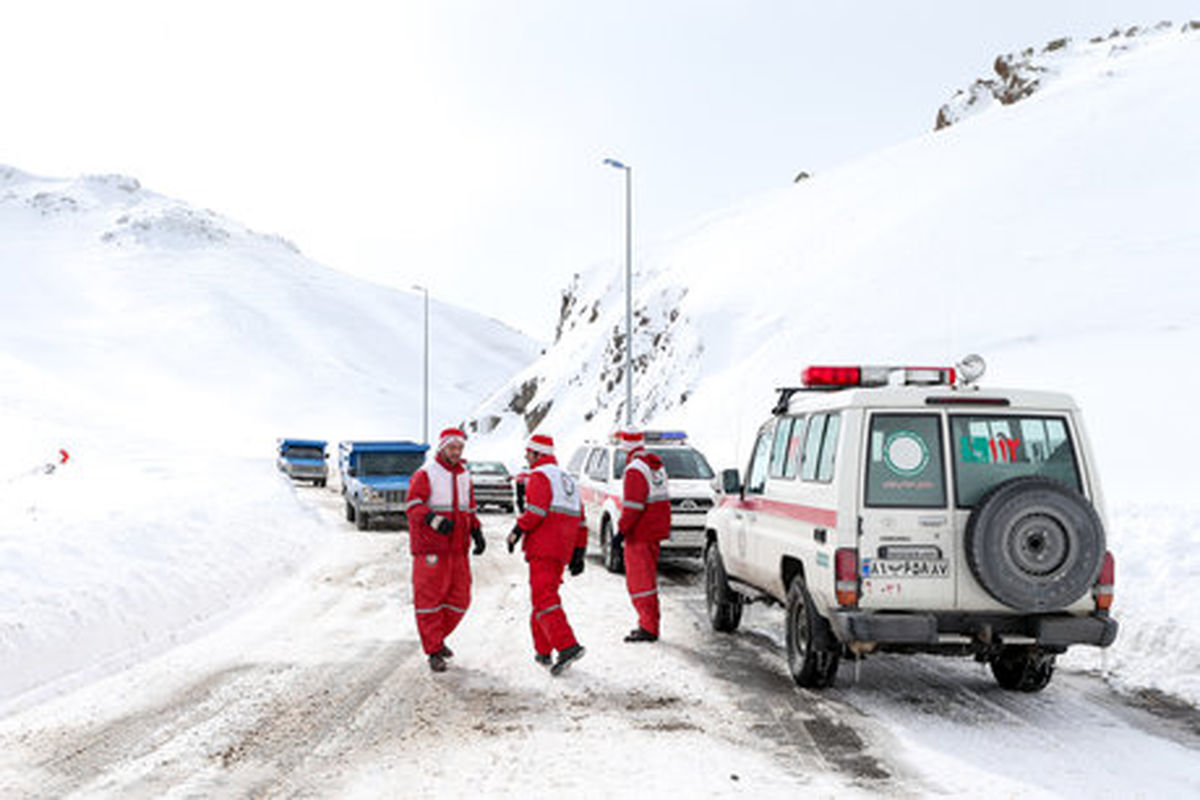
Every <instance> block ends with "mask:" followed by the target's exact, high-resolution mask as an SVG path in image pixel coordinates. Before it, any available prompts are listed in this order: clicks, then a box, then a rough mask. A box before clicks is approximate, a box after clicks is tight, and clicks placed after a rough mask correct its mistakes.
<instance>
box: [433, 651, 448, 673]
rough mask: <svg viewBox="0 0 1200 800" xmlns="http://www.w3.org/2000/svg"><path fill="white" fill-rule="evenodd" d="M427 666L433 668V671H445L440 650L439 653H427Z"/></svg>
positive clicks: (444, 660) (444, 661)
mask: <svg viewBox="0 0 1200 800" xmlns="http://www.w3.org/2000/svg"><path fill="white" fill-rule="evenodd" d="M429 668H430V669H431V670H433V671H434V672H445V671H446V659H445V657H444V656H443V655H442V654H441V653H440V652H439V653H430V654H429Z"/></svg>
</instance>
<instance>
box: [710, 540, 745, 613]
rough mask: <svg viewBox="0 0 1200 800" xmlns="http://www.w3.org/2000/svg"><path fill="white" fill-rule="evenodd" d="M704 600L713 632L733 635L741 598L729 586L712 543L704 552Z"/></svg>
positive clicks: (740, 608)
mask: <svg viewBox="0 0 1200 800" xmlns="http://www.w3.org/2000/svg"><path fill="white" fill-rule="evenodd" d="M704 600H705V606H706V607H707V609H708V622H709V624H710V625H712V629H713V630H714V631H719V632H720V633H733V632H734V631H736V630H737V628H738V625H739V624H741V621H742V608H743V604H742V596H741V595H740V594H738V593H737V592H736V591H734V590H733V589H732V588H730V586H729V579H728V577H727V576H726V575H725V564H724V562H723V561H722V560H721V551H720V549H719V548H718V547H717V543H716V542H715V541H714V542H713V543H712V544H711V545H709V546H708V549H707V550H705V551H704Z"/></svg>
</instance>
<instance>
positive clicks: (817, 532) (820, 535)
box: [813, 528, 829, 544]
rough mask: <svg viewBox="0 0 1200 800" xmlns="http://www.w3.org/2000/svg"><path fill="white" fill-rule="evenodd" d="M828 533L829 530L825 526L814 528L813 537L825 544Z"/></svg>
mask: <svg viewBox="0 0 1200 800" xmlns="http://www.w3.org/2000/svg"><path fill="white" fill-rule="evenodd" d="M828 534H829V531H827V530H825V529H824V528H813V539H814V540H815V541H816V542H817V543H819V544H825V537H826V536H827V535H828Z"/></svg>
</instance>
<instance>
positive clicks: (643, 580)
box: [625, 539, 659, 636]
mask: <svg viewBox="0 0 1200 800" xmlns="http://www.w3.org/2000/svg"><path fill="white" fill-rule="evenodd" d="M658 550H659V542H658V540H657V539H655V540H653V541H649V542H647V541H638V540H634V541H630V540H629V539H626V540H625V586H626V587H627V588H628V589H629V599H630V600H632V601H633V607H634V609H635V610H636V611H637V615H638V626H639V627H640V628H641V629H642V630H644V631H648V632H650V633H653V634H654V635H655V636H658Z"/></svg>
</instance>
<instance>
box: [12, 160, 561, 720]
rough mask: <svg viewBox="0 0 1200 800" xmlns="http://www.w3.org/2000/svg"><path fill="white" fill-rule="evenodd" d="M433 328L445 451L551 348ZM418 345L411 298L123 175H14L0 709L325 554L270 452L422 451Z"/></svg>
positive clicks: (469, 320) (459, 318) (153, 641)
mask: <svg viewBox="0 0 1200 800" xmlns="http://www.w3.org/2000/svg"><path fill="white" fill-rule="evenodd" d="M431 319H432V346H431V351H432V359H433V363H432V368H431V398H432V409H431V420H430V426H431V428H433V430H434V432H436V430H437V426H439V425H442V424H445V423H452V422H457V421H459V420H461V419H462V418H463V417H464V416H465V414H466V413H467V412H468V411H469V410H470V409H471V408H472V407H473V406H474V405H475V404H477V403H478V402H479V400H480V399H481V398H483V397H484V396H486V395H487V394H488V393H489V392H491V391H493V390H494V389H495V387H496V386H497V385H499V384H500V383H501V382H502V381H504V380H505V379H506V378H507V377H508V376H510V375H511V374H512V373H513V372H515V371H516V370H518V369H520V368H522V367H523V366H525V365H526V364H528V363H529V362H530V361H531V360H532V359H533V357H534V356H535V355H536V353H537V351H538V345H537V344H536V343H535V342H533V341H531V340H529V339H528V338H527V337H525V336H524V335H522V334H520V333H518V332H516V331H513V330H511V329H509V328H507V327H506V326H504V325H502V324H500V323H498V322H496V321H494V320H491V319H486V318H483V317H481V316H479V315H477V314H474V313H472V312H468V311H465V310H462V309H459V308H455V307H453V306H450V305H446V304H444V303H441V302H437V301H434V302H433V303H432V304H431ZM422 331H423V298H422V297H421V296H420V295H418V294H415V293H405V292H398V291H394V290H390V289H385V288H382V287H380V286H376V285H372V284H369V283H366V282H363V281H361V280H358V279H355V278H351V277H349V276H347V275H344V274H341V273H338V272H334V271H332V270H329V269H327V268H325V267H322V266H320V265H318V264H315V263H313V262H311V261H309V260H308V259H306V258H304V257H303V256H302V255H301V254H300V253H299V251H298V250H297V248H296V247H295V246H293V245H291V244H290V243H288V242H286V241H283V240H281V239H279V238H277V237H271V236H263V235H259V234H255V233H253V232H251V231H249V230H247V229H245V228H244V227H243V226H241V225H238V224H236V223H234V222H232V221H231V220H228V219H225V218H223V217H221V216H219V215H217V214H215V213H213V212H211V211H200V210H197V209H194V208H191V207H189V206H188V205H186V204H185V203H183V202H180V201H177V200H173V199H170V198H167V197H163V196H161V195H157V194H155V193H153V192H150V191H148V190H146V189H144V188H142V187H141V186H140V185H139V184H138V182H137V181H136V180H133V179H131V178H125V177H119V176H90V177H84V178H80V179H77V180H48V179H42V178H37V177H33V176H30V175H27V174H24V173H22V172H20V171H18V170H16V169H13V168H10V167H0V699H3V698H4V697H5V696H7V695H9V694H11V693H13V692H15V691H18V690H20V689H23V688H27V687H30V686H33V685H36V684H38V683H41V682H44V681H46V680H48V679H49V678H52V677H54V676H55V675H56V674H60V673H67V672H71V671H73V670H77V669H80V668H83V667H84V666H89V667H95V666H96V665H97V664H98V663H99V662H100V661H102V660H103V659H104V658H107V657H113V658H118V659H128V658H131V657H133V656H134V655H135V653H134V650H135V649H136V648H149V649H154V648H160V647H161V646H162V645H163V644H164V643H166V642H168V641H170V640H172V639H173V638H175V637H176V636H178V635H179V633H180V629H181V628H182V627H183V626H185V625H187V624H193V623H197V622H202V621H205V620H208V619H209V618H210V617H212V616H213V615H214V614H216V613H219V612H221V611H222V610H224V609H234V608H236V607H237V606H238V605H239V604H240V603H242V602H244V600H245V598H246V597H247V596H248V595H250V594H252V593H253V592H256V591H259V590H260V589H261V588H262V587H263V585H264V584H266V583H268V582H269V581H270V580H271V579H273V578H274V577H276V576H278V575H279V574H281V573H283V572H285V571H288V570H290V569H291V568H292V567H293V566H294V565H295V564H296V563H298V562H299V561H300V560H301V559H302V558H303V557H304V556H305V555H306V554H307V553H309V552H311V550H312V549H313V548H314V547H316V546H318V545H319V544H321V543H322V542H325V541H328V538H329V537H328V532H327V531H325V530H322V528H321V526H319V525H318V524H317V523H316V521H315V520H313V519H312V518H311V514H308V513H306V512H303V511H302V510H300V508H301V507H300V506H298V505H297V504H296V502H295V499H294V497H293V496H292V493H291V489H290V488H289V487H288V486H287V485H286V484H285V483H284V482H282V481H281V480H279V478H278V477H277V476H276V475H275V474H274V466H273V461H272V459H273V447H274V440H275V438H276V437H277V436H301V437H312V438H324V439H328V440H330V441H332V442H336V441H337V440H339V439H343V438H360V437H361V438H370V437H375V438H379V437H387V438H410V439H418V440H419V439H420V438H421V433H422V431H421V403H422V377H421V376H422ZM60 448H62V449H65V450H66V451H67V453H68V454H69V456H70V460H69V461H68V462H67V464H65V465H62V466H60V467H59V469H57V470H56V471H55V472H54V473H53V474H44V473H43V472H42V471H41V470H39V469H38V468H39V466H40V465H42V464H44V463H46V462H49V461H54V460H56V459H57V458H58V456H57V455H56V453H57V451H58V450H59V449H60Z"/></svg>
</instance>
